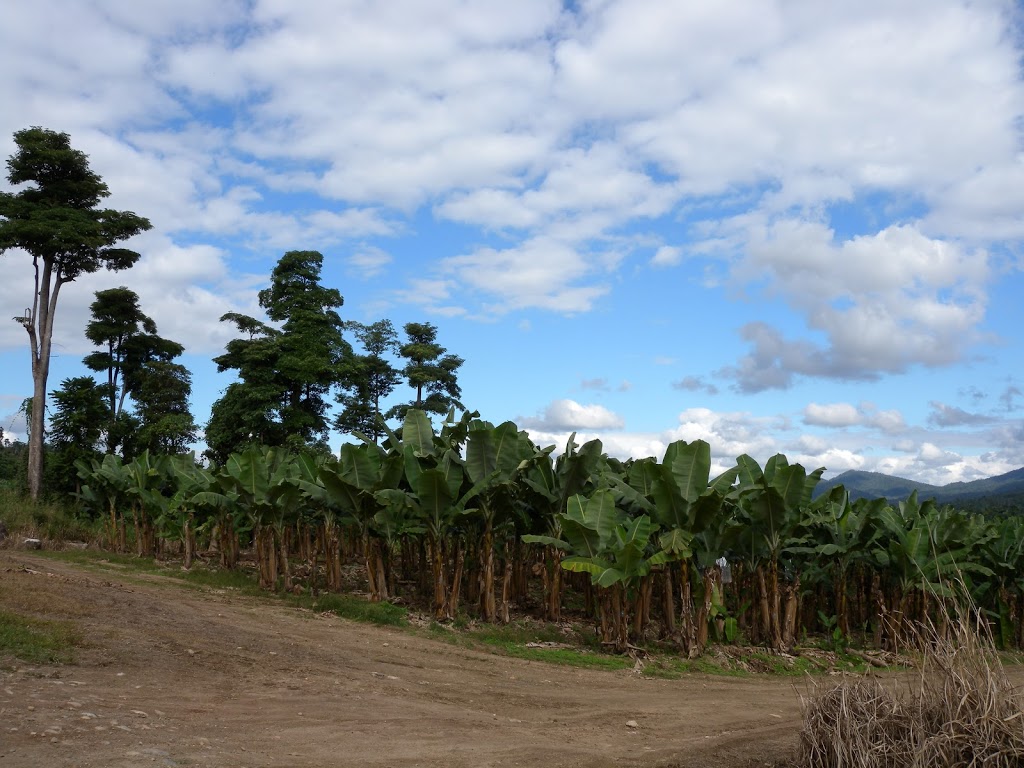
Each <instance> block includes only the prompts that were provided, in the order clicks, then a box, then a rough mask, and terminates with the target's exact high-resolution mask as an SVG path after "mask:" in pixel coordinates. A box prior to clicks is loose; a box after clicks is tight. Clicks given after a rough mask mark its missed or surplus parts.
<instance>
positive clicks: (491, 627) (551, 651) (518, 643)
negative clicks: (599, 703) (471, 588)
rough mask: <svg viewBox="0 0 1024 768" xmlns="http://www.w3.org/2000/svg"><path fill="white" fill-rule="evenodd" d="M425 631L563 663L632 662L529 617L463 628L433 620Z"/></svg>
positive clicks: (626, 665)
mask: <svg viewBox="0 0 1024 768" xmlns="http://www.w3.org/2000/svg"><path fill="white" fill-rule="evenodd" d="M427 633H428V634H429V636H430V637H432V638H434V639H437V640H443V641H444V642H447V643H451V644H452V645H457V646H459V647H461V648H468V649H471V650H478V651H488V652H491V653H495V654H498V655H501V656H512V657H514V658H517V659H526V660H527V661H542V662H545V663H547V664H559V665H561V666H566V667H578V668H586V669H607V670H621V669H632V668H633V663H634V662H633V660H632V659H631V658H629V657H628V656H616V655H613V654H608V653H603V652H600V651H599V650H595V649H599V648H600V646H599V645H598V644H597V642H596V641H594V643H593V646H592V647H588V644H587V643H586V642H585V641H584V640H583V639H582V637H581V636H580V635H579V634H578V633H572V634H569V635H567V634H566V633H565V632H563V631H562V630H561V629H559V628H558V627H556V626H553V625H549V624H542V623H538V622H532V621H528V620H521V621H514V622H512V623H511V624H505V625H502V624H469V625H468V626H465V627H464V628H458V627H456V628H449V627H447V626H442V625H441V624H437V623H436V622H435V623H432V624H431V625H430V626H429V627H428V629H427ZM530 643H559V644H561V645H571V646H572V647H570V648H565V647H555V648H545V647H539V648H538V647H530V646H529V644H530Z"/></svg>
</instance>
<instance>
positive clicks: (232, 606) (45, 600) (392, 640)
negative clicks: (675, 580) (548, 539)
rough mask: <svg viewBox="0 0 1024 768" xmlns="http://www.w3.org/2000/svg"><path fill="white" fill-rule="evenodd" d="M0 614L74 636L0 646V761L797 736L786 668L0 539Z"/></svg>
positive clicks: (572, 755) (588, 752)
mask: <svg viewBox="0 0 1024 768" xmlns="http://www.w3.org/2000/svg"><path fill="white" fill-rule="evenodd" d="M4 612H8V613H10V614H14V615H20V616H31V617H34V618H36V619H42V620H46V621H49V622H55V623H52V624H40V625H39V626H40V627H49V628H51V629H55V631H57V633H58V634H61V633H63V634H64V635H67V636H69V637H72V638H75V647H74V648H73V649H72V653H73V656H74V661H73V662H72V663H64V664H59V663H58V664H51V663H48V662H46V661H45V659H43V660H42V661H33V662H25V661H20V660H15V659H13V658H12V657H10V656H7V657H4V656H2V655H0V768H2V766H19V768H20V767H24V768H34V767H35V766H47V767H49V766H69V767H70V766H76V767H79V766H81V767H84V766H111V767H113V768H128V767H129V766H132V767H134V766H152V765H156V766H218V767H220V766H225V767H226V766H250V767H251V768H255V767H256V766H261V767H262V766H404V767H411V766H423V768H429V767H431V766H437V767H440V766H451V767H452V768H459V767H460V766H466V767H467V768H468V767H469V766H473V767H474V768H476V767H481V768H482V767H486V766H516V765H518V766H575V767H578V768H584V767H586V768H606V767H607V768H610V767H611V766H712V767H714V766H720V767H722V768H725V766H728V767H729V768H734V767H735V766H753V765H759V766H763V765H765V764H773V763H774V762H776V761H779V760H782V759H783V758H785V757H786V756H787V755H788V753H789V751H790V750H791V749H792V747H793V745H794V744H795V742H796V736H797V732H798V729H799V702H798V695H797V693H798V690H799V689H803V687H804V683H802V682H801V681H800V680H799V679H798V678H786V677H774V676H748V677H742V678H736V677H723V676H707V675H699V674H687V675H684V676H682V677H681V678H680V679H676V680H667V679H652V678H650V677H647V676H641V675H637V674H635V673H634V672H633V671H631V670H628V669H618V670H604V669H596V668H576V667H571V666H566V665H563V664H552V663H547V662H543V661H533V660H525V659H519V658H513V657H510V656H507V655H494V654H490V653H486V652H481V651H478V650H473V649H469V648H464V647H460V646H459V645H456V644H453V643H449V642H443V641H441V640H437V639H434V638H432V637H430V636H429V632H427V631H425V630H424V631H422V632H413V631H410V630H408V629H394V628H389V627H378V626H372V625H368V624H363V623H359V622H353V621H347V620H345V619H341V618H338V617H336V616H333V615H321V614H314V613H312V612H309V611H303V610H301V609H299V608H296V607H295V606H293V605H288V604H286V603H283V602H281V601H279V600H276V601H275V600H272V599H268V598H261V597H254V596H249V595H246V594H243V593H242V592H239V591H235V590H230V589H218V588H210V587H196V586H194V585H193V586H190V585H186V584H184V583H183V582H181V581H179V580H178V579H171V578H168V577H167V576H161V575H159V574H154V573H140V572H134V571H133V572H130V573H119V572H118V569H117V567H116V566H113V565H111V566H109V567H106V568H104V569H97V568H96V567H87V566H84V565H77V564H74V563H71V562H66V561H60V560H53V559H51V558H46V557H41V556H37V555H31V554H27V553H23V552H14V551H10V550H7V551H0V616H2V615H4ZM630 721H632V723H631V724H630V725H627V723H630Z"/></svg>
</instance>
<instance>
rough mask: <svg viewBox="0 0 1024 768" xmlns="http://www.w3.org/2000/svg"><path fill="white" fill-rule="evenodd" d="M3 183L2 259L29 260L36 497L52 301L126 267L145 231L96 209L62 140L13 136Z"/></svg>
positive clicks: (99, 185) (101, 190)
mask: <svg viewBox="0 0 1024 768" xmlns="http://www.w3.org/2000/svg"><path fill="white" fill-rule="evenodd" d="M14 143H15V145H16V147H17V150H16V151H15V153H14V154H13V155H12V156H11V157H10V158H9V159H8V161H7V170H8V173H7V180H8V181H9V182H10V183H11V184H12V185H14V186H16V187H18V186H21V185H26V186H24V187H22V188H21V189H19V190H18V191H16V192H0V253H3V252H6V251H9V250H14V249H20V250H23V251H25V252H27V254H28V256H29V257H30V259H31V263H32V269H33V273H34V290H33V294H32V297H31V300H30V301H28V302H26V303H27V304H29V305H30V306H29V311H28V313H27V314H26V315H25V316H24V317H21V318H20V322H21V323H22V325H24V327H25V330H26V331H27V333H28V337H29V347H30V351H31V356H32V379H33V408H32V417H31V418H32V423H31V424H30V426H29V452H28V483H29V491H30V493H31V494H32V496H33V498H37V497H38V496H39V492H40V489H41V485H42V466H43V420H44V415H45V406H46V380H47V377H48V375H49V370H50V347H51V343H52V338H53V320H54V313H55V311H56V308H57V298H58V296H59V294H60V289H61V287H62V286H63V285H64V284H65V283H69V282H72V281H74V280H75V279H77V278H78V277H79V276H81V275H83V274H89V273H92V272H96V271H98V270H100V269H111V270H121V269H127V268H129V267H131V266H132V265H133V264H134V263H135V262H136V261H138V259H139V254H138V253H137V252H135V251H132V250H129V249H127V248H120V247H116V244H117V243H120V242H121V241H123V240H126V239H128V238H130V237H132V236H134V235H137V234H139V233H140V232H143V231H145V230H147V229H149V228H150V223H149V221H148V220H147V219H145V218H143V217H142V216H138V215H136V214H134V213H132V212H130V211H115V210H110V209H102V208H99V207H98V206H99V204H100V202H101V201H102V200H103V199H104V198H106V197H108V196H109V195H110V190H109V189H108V188H107V185H106V184H105V183H104V182H103V180H102V179H101V178H100V176H99V174H97V173H96V172H95V171H93V170H92V169H91V168H90V167H89V158H88V156H87V155H85V153H83V152H81V151H80V150H76V149H73V148H72V147H71V139H70V137H69V136H68V135H67V134H66V133H58V132H56V131H51V130H47V129H44V128H40V127H32V128H26V129H24V130H20V131H17V132H15V134H14Z"/></svg>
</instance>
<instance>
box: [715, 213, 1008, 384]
mask: <svg viewBox="0 0 1024 768" xmlns="http://www.w3.org/2000/svg"><path fill="white" fill-rule="evenodd" d="M746 234H747V235H748V236H749V239H748V240H747V242H746V248H747V255H746V256H745V257H744V258H743V259H741V260H740V261H739V262H738V264H737V265H736V266H735V267H734V272H735V273H736V274H737V275H738V276H743V277H744V278H745V279H746V280H755V279H760V280H765V281H767V288H766V291H767V292H768V293H769V295H772V296H778V297H780V298H782V299H783V300H784V301H785V302H786V303H787V304H789V305H790V306H791V307H792V308H793V309H795V310H796V311H798V312H800V313H801V314H802V315H803V316H804V317H805V319H806V322H807V326H808V328H809V329H811V330H813V331H816V332H818V333H819V334H822V335H824V337H825V338H826V340H827V342H826V343H825V344H820V343H817V342H815V341H812V340H810V339H800V338H797V339H787V338H786V337H785V336H784V335H783V334H782V333H781V332H780V331H779V330H778V329H776V328H774V327H772V326H771V325H769V324H767V323H764V322H752V323H748V324H747V325H745V326H744V327H743V328H742V329H741V335H742V337H743V339H744V340H745V341H747V342H748V343H749V344H750V346H751V351H750V353H749V354H748V355H746V356H744V357H743V358H741V359H740V360H739V361H738V362H737V363H736V364H735V365H733V366H726V367H725V368H724V369H723V370H722V373H723V374H724V375H728V376H730V377H732V378H734V379H735V380H736V385H737V387H738V389H740V390H741V391H743V392H758V391H762V390H765V389H773V388H780V389H784V388H787V387H789V386H791V385H792V384H793V382H794V380H795V379H796V377H797V376H800V375H803V376H815V377H825V378H833V379H839V380H870V379H877V378H879V377H880V376H881V375H882V374H886V373H902V372H905V371H907V370H908V369H910V368H911V367H913V366H926V367H938V366H943V365H949V364H952V363H955V362H959V361H961V360H962V359H964V357H965V355H966V354H967V353H968V350H970V349H971V348H972V346H973V345H975V344H977V343H979V342H980V341H982V340H983V339H984V338H985V336H984V335H983V334H982V332H981V331H980V330H979V325H980V323H981V321H982V319H983V318H984V315H985V308H986V301H987V297H986V293H985V285H986V283H987V282H988V278H989V269H988V262H987V255H986V253H985V252H984V251H983V250H977V249H974V250H970V249H965V248H963V247H961V246H958V245H956V244H953V243H948V242H944V241H940V240H935V239H932V238H929V237H927V236H925V235H924V234H922V233H921V232H920V231H919V230H917V229H916V228H914V227H912V226H891V227H887V228H886V229H884V230H882V231H881V232H879V233H877V234H875V235H863V236H857V237H854V238H851V239H849V240H845V241H840V242H837V241H836V238H835V234H834V233H833V232H832V230H830V229H829V228H828V227H826V226H824V225H822V224H817V223H809V222H805V221H797V220H792V219H785V220H779V221H775V222H773V223H771V224H768V225H763V226H762V225H756V226H753V227H752V228H750V229H749V230H747V232H746Z"/></svg>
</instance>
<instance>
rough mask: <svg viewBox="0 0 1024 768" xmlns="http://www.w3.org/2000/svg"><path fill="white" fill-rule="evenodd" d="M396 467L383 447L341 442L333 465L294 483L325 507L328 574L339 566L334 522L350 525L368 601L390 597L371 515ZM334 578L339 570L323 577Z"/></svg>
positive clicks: (398, 459) (392, 483) (395, 456)
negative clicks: (360, 549)
mask: <svg viewBox="0 0 1024 768" xmlns="http://www.w3.org/2000/svg"><path fill="white" fill-rule="evenodd" d="M402 466H403V461H402V454H401V453H396V452H394V451H390V452H389V451H385V450H384V449H381V448H379V447H378V446H376V445H374V444H372V443H367V442H364V443H362V444H354V443H346V444H344V445H342V447H341V451H340V453H339V457H338V461H337V463H333V462H331V463H325V464H324V465H323V466H321V467H320V468H319V470H318V473H317V477H316V479H315V481H314V480H311V479H300V482H299V486H300V488H301V489H302V491H303V493H305V494H306V496H307V497H308V498H310V499H311V500H313V501H314V502H315V503H317V504H319V505H321V506H323V508H324V509H325V510H327V511H328V513H327V517H326V518H325V526H326V529H325V530H326V538H327V541H328V542H330V543H331V544H330V552H329V555H328V559H329V560H330V562H331V563H332V564H333V565H331V566H329V568H328V571H329V573H331V572H333V571H334V570H337V569H339V568H340V563H338V561H337V553H339V552H340V536H339V533H338V530H339V526H340V525H345V524H351V525H353V526H355V528H356V530H357V531H358V533H359V537H360V540H361V542H362V547H363V555H364V558H365V562H366V574H367V581H368V586H369V592H370V600H371V601H374V602H379V601H381V600H387V599H389V597H390V594H389V578H388V573H389V558H388V556H387V552H388V551H387V550H386V549H384V548H383V547H382V545H381V542H380V541H379V540H378V538H377V537H375V536H374V532H375V531H374V518H375V516H376V515H377V514H378V513H379V512H380V511H381V510H382V508H383V506H384V505H383V503H382V502H381V501H380V500H378V498H377V496H376V494H377V493H378V492H379V491H382V490H385V489H391V488H396V487H397V485H398V483H399V481H400V480H401V478H402ZM334 581H337V587H339V588H340V571H338V575H337V576H336V577H334V578H329V583H330V584H333V583H334ZM332 588H333V587H332Z"/></svg>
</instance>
